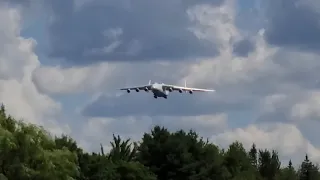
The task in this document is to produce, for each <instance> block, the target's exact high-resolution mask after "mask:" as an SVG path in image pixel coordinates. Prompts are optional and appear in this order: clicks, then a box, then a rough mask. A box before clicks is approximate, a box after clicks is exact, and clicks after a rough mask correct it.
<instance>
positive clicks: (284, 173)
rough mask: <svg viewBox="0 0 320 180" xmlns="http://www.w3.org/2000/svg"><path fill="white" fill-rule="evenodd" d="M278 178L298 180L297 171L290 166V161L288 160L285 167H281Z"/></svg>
mask: <svg viewBox="0 0 320 180" xmlns="http://www.w3.org/2000/svg"><path fill="white" fill-rule="evenodd" d="M278 179H279V180H298V177H297V173H296V171H295V169H294V167H293V166H292V161H291V160H290V161H289V164H288V166H287V167H285V168H283V169H281V172H280V175H279V177H278Z"/></svg>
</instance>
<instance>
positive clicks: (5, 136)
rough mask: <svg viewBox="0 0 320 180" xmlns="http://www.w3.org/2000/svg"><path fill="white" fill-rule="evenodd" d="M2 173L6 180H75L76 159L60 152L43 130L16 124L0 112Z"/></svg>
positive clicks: (1, 110)
mask: <svg viewBox="0 0 320 180" xmlns="http://www.w3.org/2000/svg"><path fill="white" fill-rule="evenodd" d="M0 125H1V126H0V174H2V176H3V177H6V178H7V179H22V180H23V179H48V180H50V179H61V180H64V179H74V178H75V177H77V175H78V173H79V171H78V168H77V164H76V156H75V154H74V153H72V152H70V151H69V150H68V149H66V148H64V149H57V148H56V146H55V142H54V141H53V139H52V138H51V137H50V136H49V134H48V133H47V132H46V131H45V130H44V129H42V128H40V127H37V126H34V125H31V124H26V123H23V122H22V121H20V122H18V121H15V120H14V119H13V118H11V117H10V116H7V115H6V113H5V108H4V106H2V107H1V109H0Z"/></svg>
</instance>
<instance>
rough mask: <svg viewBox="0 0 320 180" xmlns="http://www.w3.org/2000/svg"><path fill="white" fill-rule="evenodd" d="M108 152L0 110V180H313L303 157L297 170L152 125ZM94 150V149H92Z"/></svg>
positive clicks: (262, 152)
mask: <svg viewBox="0 0 320 180" xmlns="http://www.w3.org/2000/svg"><path fill="white" fill-rule="evenodd" d="M110 143H111V144H110V145H111V146H112V148H111V150H110V151H109V152H105V151H104V149H103V147H102V145H101V151H100V152H93V153H88V152H85V151H84V150H83V149H81V147H79V146H78V145H77V142H76V141H75V140H73V139H72V138H71V137H69V136H65V135H61V136H60V137H52V136H51V135H50V134H49V133H48V132H47V131H46V130H45V129H43V128H41V127H39V126H36V125H33V124H27V123H25V122H23V121H17V120H15V119H14V118H12V117H11V116H10V115H8V114H6V111H5V107H4V106H2V107H1V109H0V166H1V167H0V180H5V179H8V180H18V179H19V180H29V179H30V180H31V179H32V180H73V179H74V180H211V179H212V180H298V179H299V180H318V179H320V173H319V168H318V166H317V165H316V164H314V163H313V162H311V161H310V160H309V158H308V155H303V154H302V156H305V158H304V161H303V162H295V163H296V164H298V163H299V167H298V168H296V169H295V168H294V167H293V165H292V162H291V161H289V163H288V164H287V165H281V162H280V160H279V154H278V152H277V151H275V150H272V149H270V150H269V149H258V147H256V145H255V144H252V147H251V149H249V150H246V149H245V148H244V147H243V145H242V144H241V142H237V141H236V142H234V143H232V144H230V145H229V147H228V148H226V149H222V148H220V147H218V146H216V145H215V144H212V143H210V142H208V141H207V140H204V139H202V138H201V137H199V135H198V134H197V133H196V132H194V131H192V130H190V131H184V130H179V131H176V132H170V131H168V130H167V129H166V128H165V127H160V126H155V127H153V128H152V129H151V131H150V132H146V133H145V134H144V135H143V137H142V139H141V140H140V142H139V143H137V142H133V141H131V140H130V139H121V137H120V136H118V135H114V136H113V141H112V142H110ZM97 146H98V145H97Z"/></svg>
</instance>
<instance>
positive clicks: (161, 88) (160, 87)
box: [120, 80, 215, 99]
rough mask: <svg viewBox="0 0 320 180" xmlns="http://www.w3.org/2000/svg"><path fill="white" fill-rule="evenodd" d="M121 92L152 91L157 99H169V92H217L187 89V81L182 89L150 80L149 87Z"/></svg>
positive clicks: (130, 88)
mask: <svg viewBox="0 0 320 180" xmlns="http://www.w3.org/2000/svg"><path fill="white" fill-rule="evenodd" d="M120 90H126V91H127V93H130V92H131V91H132V90H135V91H136V92H139V91H140V90H141V91H145V92H149V91H151V92H152V93H153V97H154V98H155V99H157V98H158V97H162V98H165V99H167V98H168V95H169V92H173V91H179V92H180V93H183V92H189V94H193V92H214V91H215V90H213V89H199V88H191V87H187V81H185V84H184V87H182V86H175V85H169V84H163V83H157V82H155V83H152V84H151V80H149V84H148V85H144V86H137V87H128V88H122V89H120Z"/></svg>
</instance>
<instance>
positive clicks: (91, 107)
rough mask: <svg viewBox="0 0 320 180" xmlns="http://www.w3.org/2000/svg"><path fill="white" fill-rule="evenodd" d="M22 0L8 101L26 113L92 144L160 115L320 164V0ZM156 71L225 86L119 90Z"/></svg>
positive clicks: (9, 9)
mask: <svg viewBox="0 0 320 180" xmlns="http://www.w3.org/2000/svg"><path fill="white" fill-rule="evenodd" d="M21 2H22V1H19V0H16V1H8V2H5V3H1V4H0V13H1V14H0V21H1V24H5V26H1V27H0V40H1V41H0V42H1V43H2V44H1V45H2V46H3V47H6V48H2V52H1V53H0V54H1V55H0V64H2V68H1V67H0V80H1V82H2V85H1V86H0V100H1V101H2V102H3V103H4V104H6V106H7V109H8V111H9V112H10V113H11V114H12V115H14V116H15V117H17V118H23V119H24V120H25V121H28V122H32V123H36V124H39V125H43V126H45V127H46V128H47V129H48V130H49V131H50V132H52V133H54V134H60V133H65V134H70V135H72V136H73V137H74V138H75V139H76V140H77V141H78V142H79V144H80V145H81V146H82V147H83V148H85V149H86V150H88V151H95V150H98V148H99V143H103V144H104V145H105V146H106V147H108V146H109V140H110V139H111V137H112V133H116V134H119V135H121V136H123V137H130V138H132V139H135V140H138V139H139V138H140V137H141V135H142V134H143V132H146V131H149V130H150V128H151V127H152V126H154V125H156V124H157V125H164V126H166V127H167V128H169V129H170V130H176V129H180V128H183V129H185V130H188V129H195V130H196V131H197V132H199V133H200V134H201V135H202V136H205V137H208V138H209V139H210V140H211V141H212V142H214V143H217V144H219V145H221V146H223V147H225V146H227V145H228V144H229V143H231V142H233V141H235V140H238V141H241V142H243V143H244V145H245V147H246V148H248V147H250V145H251V144H252V143H253V142H255V143H256V144H257V145H258V146H259V147H261V148H274V149H277V150H278V151H280V153H281V154H282V157H281V158H282V160H284V161H287V160H288V159H289V158H292V159H294V160H296V161H298V160H300V159H302V158H303V157H304V154H305V153H308V154H309V155H310V156H311V158H313V159H314V160H315V161H318V162H320V161H319V160H320V150H319V145H320V143H319V142H320V141H319V140H318V139H317V138H316V135H317V132H318V129H319V127H320V126H319V125H320V124H319V119H320V114H319V113H318V112H319V111H318V109H319V108H320V91H319V88H318V87H319V86H318V84H317V82H318V81H319V80H318V77H319V75H320V71H319V67H320V61H318V59H319V48H320V46H319V44H320V29H319V27H320V26H319V24H318V25H317V22H319V17H320V16H319V12H320V11H319V10H320V6H319V3H318V2H317V1H316V0H310V1H302V0H286V1H284V0H280V1H279V0H277V1H276V0H271V1H268V3H266V2H264V3H259V2H258V0H250V1H235V0H201V1H191V0H184V1H172V0H163V1H159V2H150V1H147V0H139V1H131V0H117V1H116V0H107V1H105V0H104V1H102V0H91V1H85V0H73V1H71V0H70V1H64V0H63V1H62V0H47V1H44V2H43V3H41V4H35V3H34V2H33V1H23V2H24V3H21ZM9 3H10V4H9ZM301 27H305V28H301ZM150 79H151V80H153V81H158V82H164V83H169V84H178V85H181V84H183V81H184V80H187V81H188V85H190V86H197V87H204V88H206V87H209V88H211V87H213V88H215V89H216V92H215V93H209V94H193V95H189V94H183V95H181V94H178V93H172V94H170V96H169V98H168V99H167V100H164V99H159V100H155V99H153V97H152V95H151V94H148V93H144V92H141V93H130V94H126V93H123V92H119V91H118V90H117V89H119V88H121V87H124V86H130V85H143V84H145V83H148V81H149V80H150Z"/></svg>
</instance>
